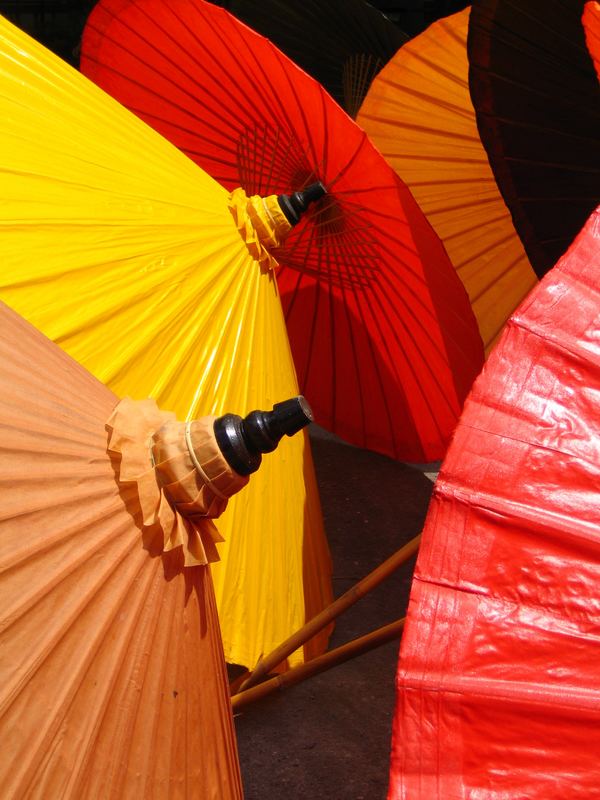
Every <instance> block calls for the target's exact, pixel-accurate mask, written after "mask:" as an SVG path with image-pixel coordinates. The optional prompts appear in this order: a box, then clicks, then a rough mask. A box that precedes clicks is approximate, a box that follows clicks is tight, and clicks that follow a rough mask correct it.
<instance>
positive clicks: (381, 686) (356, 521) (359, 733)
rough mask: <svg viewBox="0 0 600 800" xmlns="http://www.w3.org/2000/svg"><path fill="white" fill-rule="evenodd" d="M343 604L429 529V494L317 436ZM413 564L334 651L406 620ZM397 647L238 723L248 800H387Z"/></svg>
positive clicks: (423, 482) (362, 608)
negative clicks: (347, 593) (369, 576)
mask: <svg viewBox="0 0 600 800" xmlns="http://www.w3.org/2000/svg"><path fill="white" fill-rule="evenodd" d="M311 439H312V443H313V454H314V459H315V465H316V469H317V477H318V480H319V486H320V491H321V502H322V504H323V513H324V517H325V527H326V530H327V534H328V537H329V542H330V547H331V551H332V556H333V588H334V592H335V595H336V597H337V596H339V595H341V594H343V593H344V592H345V591H347V590H348V589H349V588H350V587H351V586H352V585H353V584H355V583H356V582H357V581H358V580H360V579H361V578H363V577H364V576H365V575H367V574H368V573H369V572H370V571H371V570H372V569H374V568H375V567H376V566H377V565H378V564H380V563H381V562H382V561H383V560H384V559H386V558H387V557H388V556H390V555H391V554H392V553H393V552H394V551H396V550H397V549H398V548H400V547H401V546H402V545H403V544H404V543H405V542H407V541H409V540H410V539H412V538H413V537H414V536H415V535H416V534H417V533H419V531H420V530H421V528H422V525H423V521H424V518H425V513H426V510H427V505H428V502H429V498H430V495H431V490H432V482H431V471H430V470H433V469H435V465H433V466H431V467H429V468H428V467H423V468H420V469H417V468H413V467H409V466H406V465H404V464H400V463H398V462H394V461H391V460H390V459H388V458H385V457H383V456H378V455H376V454H375V453H370V452H368V451H366V450H360V449H358V448H354V447H350V446H348V445H346V444H344V443H342V442H341V441H339V440H336V439H335V438H334V437H331V436H329V435H328V434H326V433H325V432H324V431H322V430H320V429H318V428H315V430H314V431H312V432H311ZM413 566H414V560H413V561H411V562H410V563H409V564H408V565H406V567H404V568H401V569H400V570H399V571H398V572H397V573H395V574H394V575H393V576H392V577H391V578H389V579H388V580H387V581H386V582H385V583H384V584H382V586H380V587H379V588H378V589H377V590H376V591H374V592H373V593H372V594H370V595H369V596H367V597H365V598H363V599H362V600H360V601H359V602H358V603H357V604H356V605H355V606H354V607H353V608H351V609H350V610H349V611H347V612H346V613H345V614H344V615H343V616H342V617H340V619H339V620H338V623H337V626H336V629H335V631H334V633H333V636H332V639H331V646H332V647H335V646H337V645H340V644H343V643H344V642H346V641H348V640H350V639H353V638H356V637H357V636H361V635H363V634H365V633H368V632H369V631H370V630H373V629H375V628H378V627H381V626H382V625H385V624H387V623H388V622H392V621H394V620H395V619H397V618H399V617H401V616H403V615H404V612H405V610H406V605H407V601H408V594H409V590H410V576H411V573H412V569H413ZM397 653H398V642H391V643H389V644H387V645H384V646H383V647H380V648H379V649H377V650H374V651H372V652H370V653H367V654H365V655H362V656H360V657H358V658H357V659H355V660H353V661H349V662H347V663H345V664H342V665H340V666H337V667H334V668H333V669H331V670H329V671H328V672H326V673H323V674H321V675H318V676H316V677H314V678H310V679H309V680H308V681H306V682H305V683H302V684H299V685H298V686H294V687H291V688H289V689H286V690H285V691H282V692H278V693H276V694H274V695H272V696H270V697H268V698H265V699H263V700H262V701H259V702H257V703H256V704H255V705H253V706H251V707H248V708H246V709H245V710H244V711H242V712H241V713H240V714H239V715H237V716H236V729H237V734H238V744H239V750H240V761H241V766H242V776H243V780H244V789H245V797H246V800H300V799H302V800H313V798H323V799H324V800H384V798H385V796H386V791H387V777H388V776H387V771H388V758H389V748H390V731H391V721H392V716H393V711H394V673H395V669H396V660H397Z"/></svg>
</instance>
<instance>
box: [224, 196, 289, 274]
mask: <svg viewBox="0 0 600 800" xmlns="http://www.w3.org/2000/svg"><path fill="white" fill-rule="evenodd" d="M228 206H229V210H230V211H231V213H232V215H233V218H234V220H235V224H236V226H237V228H238V230H239V232H240V236H241V237H242V239H243V240H244V242H245V243H246V247H247V248H248V251H249V253H250V255H251V256H252V257H253V258H255V259H256V260H257V261H258V262H259V263H260V265H261V267H263V268H264V269H267V270H273V269H275V268H276V267H278V266H279V264H278V262H277V261H276V259H275V258H273V256H272V255H271V253H270V252H269V251H270V250H271V249H273V248H275V247H281V245H282V244H283V240H284V239H285V237H286V236H287V234H288V233H289V232H290V230H291V229H292V226H291V225H290V223H289V222H288V220H287V218H286V216H285V214H284V213H283V211H282V210H281V208H280V206H279V203H278V202H277V195H274V194H273V195H269V196H268V197H261V196H260V195H252V197H248V196H247V195H246V192H245V191H244V190H243V189H242V188H238V189H234V190H233V192H231V194H230V195H229V201H228Z"/></svg>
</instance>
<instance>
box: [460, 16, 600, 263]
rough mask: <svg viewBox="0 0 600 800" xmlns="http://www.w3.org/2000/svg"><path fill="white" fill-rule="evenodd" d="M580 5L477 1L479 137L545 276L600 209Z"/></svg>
mask: <svg viewBox="0 0 600 800" xmlns="http://www.w3.org/2000/svg"><path fill="white" fill-rule="evenodd" d="M583 9H584V2H583V0H552V1H551V2H547V0H528V2H527V3H516V2H514V0H474V2H473V4H472V8H471V18H470V23H469V41H468V51H469V83H470V87H471V96H472V98H473V104H474V106H475V110H476V112H477V124H478V126H479V132H480V134H481V139H482V141H483V144H484V145H485V149H486V151H487V154H488V156H489V159H490V163H491V165H492V169H493V170H494V175H495V176H496V180H497V182H498V186H499V187H500V191H501V192H502V195H503V197H504V199H505V200H506V204H507V206H508V207H509V209H510V211H511V214H512V216H513V219H514V221H515V226H516V229H517V231H518V233H519V236H520V237H521V240H522V242H523V244H524V246H525V250H526V251H527V254H528V256H529V259H530V261H531V265H532V266H533V268H534V270H535V271H536V273H537V274H538V275H539V276H542V275H544V274H545V273H546V272H547V271H548V270H549V269H550V268H551V267H552V266H553V265H554V264H555V263H556V261H557V260H558V258H559V257H560V256H561V255H562V254H563V253H564V252H565V251H566V250H567V248H568V247H569V245H570V244H571V242H572V241H573V239H574V238H575V236H576V235H577V234H578V233H579V231H580V230H581V228H582V226H583V225H584V223H585V221H586V219H587V218H588V217H589V215H590V213H591V212H592V211H593V209H594V208H595V207H596V206H597V205H598V203H599V202H600V188H599V186H600V183H599V181H598V175H599V172H600V85H599V83H598V79H597V76H596V73H595V71H594V66H593V63H592V60H591V58H590V55H589V53H588V51H587V48H586V45H585V37H584V29H583V25H582V22H581V16H582V12H583Z"/></svg>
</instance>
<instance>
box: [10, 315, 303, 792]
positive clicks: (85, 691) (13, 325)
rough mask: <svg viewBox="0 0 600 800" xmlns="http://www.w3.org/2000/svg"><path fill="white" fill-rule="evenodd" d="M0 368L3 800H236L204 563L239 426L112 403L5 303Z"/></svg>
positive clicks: (223, 678)
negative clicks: (226, 446) (224, 448)
mask: <svg viewBox="0 0 600 800" xmlns="http://www.w3.org/2000/svg"><path fill="white" fill-rule="evenodd" d="M0 364H1V370H0V412H1V413H0V416H1V419H2V422H1V436H0V452H1V457H0V496H1V499H2V509H3V511H2V515H1V519H0V535H1V537H2V556H1V571H2V589H3V595H2V597H3V601H2V610H1V612H0V649H1V652H2V657H1V660H0V685H1V686H2V689H1V701H0V736H1V738H2V742H3V748H2V758H0V779H1V781H2V786H3V796H4V797H14V798H17V797H19V798H20V797H25V796H36V797H48V798H51V797H52V798H54V797H72V798H82V797H89V798H92V797H93V798H99V797H102V798H112V797H125V796H127V797H130V796H134V795H137V796H139V797H154V798H173V797H183V796H185V797H198V798H203V799H204V798H220V799H221V800H222V799H223V798H227V799H229V798H241V796H242V789H241V782H240V775H239V768H238V762H237V752H236V744H235V737H234V732H233V725H232V717H231V708H230V702H229V696H228V690H227V675H226V671H225V664H224V658H223V648H222V644H221V637H220V632H219V627H218V621H217V611H216V606H215V599H214V595H213V588H212V581H211V577H210V571H209V568H208V566H207V564H208V562H209V561H214V560H215V559H216V558H217V557H218V556H217V554H216V549H215V542H216V541H218V539H219V536H218V534H217V530H216V528H215V527H214V524H213V523H212V521H211V517H214V516H217V515H219V514H220V513H221V512H222V511H223V510H224V508H225V506H226V504H227V497H229V496H230V495H231V494H232V493H233V492H236V491H238V490H239V489H241V488H242V487H243V486H245V485H246V483H247V482H248V477H242V476H240V475H239V474H238V473H237V472H236V471H234V470H233V469H232V468H231V467H230V466H229V464H228V461H226V460H225V459H224V458H223V456H222V454H221V446H220V444H217V442H222V441H224V438H223V436H224V430H225V433H226V432H227V431H226V429H227V428H228V426H229V427H231V426H233V428H234V429H235V430H234V433H235V435H234V436H233V437H229V439H230V448H231V447H233V448H234V449H236V448H237V450H238V451H239V448H240V445H241V442H240V441H238V439H237V438H236V436H238V434H240V431H241V432H242V433H244V432H245V431H246V430H247V426H246V428H244V427H243V425H242V424H241V421H240V420H239V418H235V417H232V416H231V415H228V416H225V417H224V418H221V419H220V421H217V422H215V419H214V417H208V418H204V419H201V420H197V421H195V422H192V423H187V424H186V423H179V422H177V421H176V419H175V415H174V414H172V413H167V412H161V411H159V410H158V408H157V407H156V405H155V403H154V401H151V400H146V401H132V400H129V399H126V400H123V401H121V402H120V403H118V398H117V397H116V396H115V395H114V394H113V393H112V392H111V391H109V390H108V389H107V388H106V387H104V386H103V385H102V384H101V383H100V382H99V381H97V380H96V379H95V378H93V377H92V376H91V375H90V374H89V373H88V372H87V371H86V370H85V369H84V368H83V367H81V366H79V365H78V364H77V363H76V362H75V361H73V360H72V359H71V358H70V357H69V356H68V355H67V354H66V353H64V352H63V351H62V350H61V349H60V348H58V347H57V346H56V345H54V344H52V343H51V342H50V341H49V340H47V339H46V338H45V337H44V336H43V335H42V334H41V333H39V332H38V331H36V330H35V328H33V327H32V326H31V325H30V324H29V323H27V322H25V321H24V320H23V319H22V318H21V317H19V316H17V315H16V314H15V313H14V312H12V311H10V310H9V309H8V308H7V307H6V306H4V305H0ZM292 405H293V404H292ZM285 408H286V409H287V408H288V406H287V405H286V406H285ZM255 416H256V415H255ZM278 418H279V417H278ZM296 420H297V416H296V417H293V419H292V423H294V424H295V422H296ZM260 422H261V425H262V427H261V431H263V435H266V434H265V431H266V433H267V434H269V435H271V438H273V436H274V434H273V433H272V429H271V427H269V425H272V419H271V417H270V416H268V415H267V416H265V415H261V417H260ZM248 446H249V447H250V445H248ZM269 447H271V445H269ZM251 449H252V447H251ZM240 452H244V451H243V449H242V451H240ZM253 452H254V450H253ZM257 458H258V460H260V457H259V456H257V455H253V456H252V459H253V465H254V466H255V465H256V461H257Z"/></svg>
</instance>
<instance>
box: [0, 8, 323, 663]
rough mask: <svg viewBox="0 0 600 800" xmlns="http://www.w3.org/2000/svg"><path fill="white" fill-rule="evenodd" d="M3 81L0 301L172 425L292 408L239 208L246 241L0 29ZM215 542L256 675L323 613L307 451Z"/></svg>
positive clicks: (279, 461)
mask: <svg viewBox="0 0 600 800" xmlns="http://www.w3.org/2000/svg"><path fill="white" fill-rule="evenodd" d="M0 64H1V65H2V69H1V71H0V86H1V91H0V195H1V196H2V213H1V214H0V230H1V233H2V235H1V238H0V261H1V263H2V274H1V276H0V296H1V297H2V298H3V300H5V302H6V303H8V304H9V305H10V306H12V307H13V308H14V309H15V310H17V311H18V312H19V313H20V314H22V315H23V316H24V317H26V318H27V319H28V320H29V321H30V322H32V323H33V324H34V325H35V326H36V327H38V328H39V329H40V330H42V331H43V332H44V333H45V334H46V335H47V336H49V338H51V339H53V340H54V341H56V342H57V343H59V344H60V345H61V346H62V347H63V348H64V349H65V350H66V351H67V352H68V353H69V354H70V355H71V356H73V357H74V358H75V359H76V360H77V361H79V363H81V364H82V365H83V366H85V367H86V368H87V369H89V370H90V371H91V372H92V373H93V374H94V375H95V376H96V377H97V378H99V379H100V380H102V381H103V382H104V383H106V384H107V385H109V386H110V387H111V389H113V390H114V391H115V392H116V393H118V394H119V395H121V396H122V395H125V394H129V395H130V396H131V397H133V398H134V399H142V398H146V397H153V398H154V399H156V400H157V402H158V403H159V404H160V405H161V407H162V408H164V409H165V410H168V411H173V412H175V413H176V414H177V416H178V417H179V418H180V419H189V418H192V417H197V416H205V415H210V414H212V415H217V416H219V415H220V414H222V413H223V412H224V411H227V410H228V409H231V408H233V409H235V410H236V411H239V412H241V413H244V414H246V413H247V412H249V411H251V410H252V409H255V408H269V407H271V406H272V405H273V403H274V402H275V401H277V400H279V399H280V398H282V397H289V396H293V395H296V394H298V387H297V382H296V376H295V372H294V367H293V363H292V358H291V354H290V350H289V344H288V340H287V334H286V330H285V322H284V319H283V314H282V310H281V303H280V300H279V297H278V292H277V285H276V282H275V280H274V278H273V271H272V269H271V268H270V267H269V266H268V264H267V263H266V262H265V260H264V258H263V263H259V262H258V261H257V260H255V258H254V256H252V255H251V253H250V250H249V249H248V248H252V247H254V250H255V251H256V247H255V244H256V243H254V244H253V242H252V241H251V238H250V237H251V236H252V225H243V218H244V214H245V209H241V210H240V209H239V208H238V212H239V214H240V215H241V218H240V224H242V227H243V230H242V231H241V233H240V231H239V230H238V229H236V226H235V224H234V222H233V218H232V211H231V210H230V208H229V207H228V204H229V205H231V206H232V209H233V207H234V206H233V200H232V199H230V198H229V196H228V193H227V191H226V190H225V189H223V187H221V186H219V185H218V184H217V183H216V182H215V181H214V180H213V179H212V178H210V177H209V176H208V175H206V174H205V173H204V172H203V171H202V170H200V169H199V168H198V167H197V166H196V165H195V164H193V163H192V162H191V161H189V159H187V158H186V157H185V156H184V155H182V154H181V153H180V152H178V151H177V150H176V148H174V147H173V146H172V145H170V144H169V143H168V142H166V141H164V140H163V139H162V138H161V137H160V136H158V135H157V134H156V133H155V132H154V131H152V130H151V129H149V128H148V127H147V126H146V125H144V124H143V123H141V122H140V121H139V120H138V119H136V118H135V117H134V116H133V115H132V114H130V113H129V112H128V111H126V110H125V109H123V108H122V107H121V106H119V104H118V103H116V102H115V101H114V100H112V99H111V98H109V97H108V96H107V95H105V94H104V93H103V92H102V91H100V90H99V89H98V88H97V87H96V86H94V85H93V84H92V83H91V82H89V81H88V80H86V79H85V78H84V77H83V76H82V75H80V74H79V73H77V72H76V71H75V70H73V69H72V68H70V67H68V66H67V65H66V64H64V63H63V62H61V61H60V60H59V59H58V58H56V57H54V56H52V55H51V54H50V53H48V52H47V51H46V50H44V49H43V48H42V47H41V46H39V45H37V44H36V43H34V42H33V41H32V40H31V39H29V38H28V37H27V36H26V35H25V34H23V33H21V32H20V31H18V30H17V29H16V28H14V27H13V26H11V25H10V24H9V23H7V22H6V21H3V20H0ZM242 235H243V236H244V237H246V238H247V242H245V241H244V239H243V238H242ZM221 531H222V533H223V535H224V536H225V540H226V541H225V542H224V543H223V546H222V548H221V561H220V562H219V564H216V565H215V568H214V570H213V579H214V581H215V590H216V595H217V602H218V606H219V613H220V620H221V626H222V632H223V639H224V646H225V654H226V657H227V659H228V660H229V661H231V662H236V663H241V664H244V665H247V666H253V665H254V664H255V663H256V661H257V659H258V658H259V656H260V655H261V654H262V653H263V652H269V651H270V650H272V649H273V648H274V647H275V646H276V645H277V644H279V642H281V641H282V640H283V639H285V638H286V637H287V636H289V635H290V634H291V633H292V632H293V631H294V630H296V629H297V628H298V627H300V626H301V625H302V624H303V623H304V622H305V620H306V619H307V618H310V617H312V616H313V615H314V614H315V613H316V612H317V611H319V610H320V609H321V608H323V607H324V606H326V605H327V604H328V602H329V600H330V598H331V587H330V579H329V573H330V561H329V555H328V550H327V544H326V540H325V537H324V532H323V527H322V518H321V510H320V505H319V499H318V494H317V488H316V481H315V476H314V468H313V465H312V460H311V455H310V449H309V444H308V441H307V439H306V437H304V436H299V437H296V438H295V439H293V440H292V439H290V440H286V441H285V443H284V444H283V445H282V446H281V447H280V448H279V450H278V451H277V452H276V453H275V454H274V455H273V456H272V457H271V458H270V459H268V461H267V463H266V464H265V466H264V469H263V470H261V471H260V473H259V474H258V475H257V476H256V479H255V480H254V481H253V485H252V486H251V487H250V488H249V489H248V490H247V491H246V492H244V493H243V494H242V495H240V496H239V499H238V498H235V499H233V500H232V501H231V503H230V504H229V507H228V509H227V511H226V512H225V514H224V515H223V518H222V522H221ZM326 641H327V636H321V637H320V638H317V639H316V640H314V641H313V642H312V643H309V645H308V647H307V648H305V650H304V651H302V650H301V651H299V652H297V653H295V654H294V655H293V656H291V657H290V662H291V663H299V662H301V661H302V660H303V657H304V656H305V655H306V656H307V657H310V656H311V655H313V654H314V653H316V652H319V651H320V650H322V649H323V648H324V646H325V644H326Z"/></svg>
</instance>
